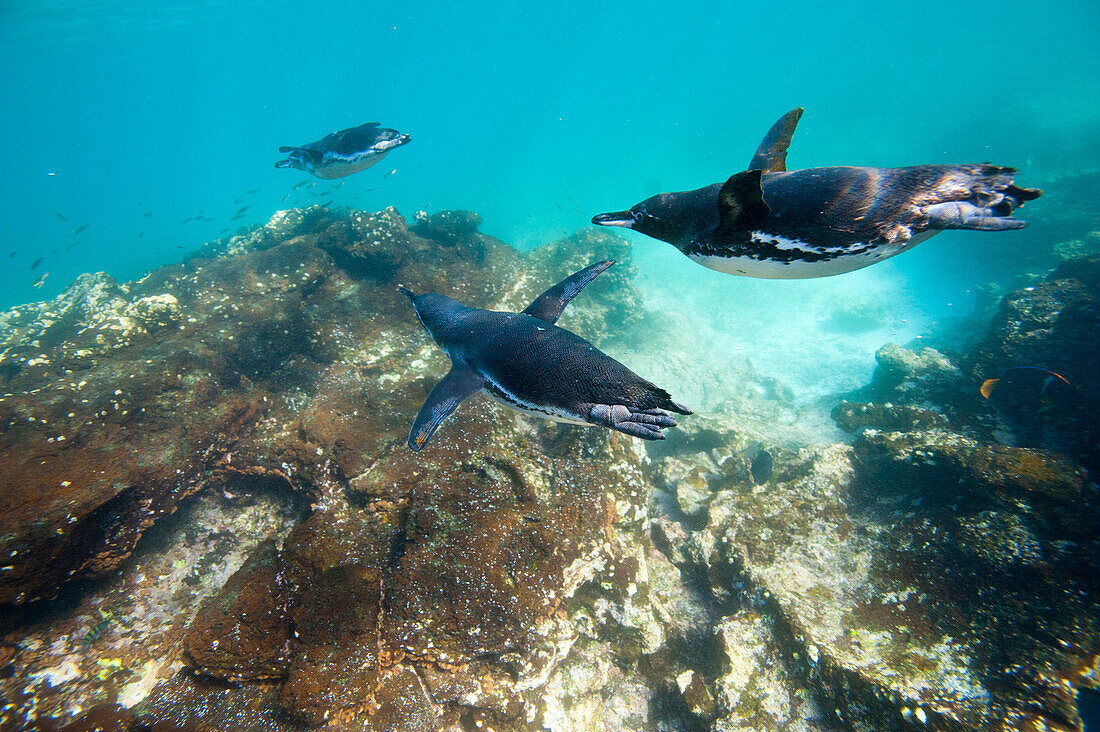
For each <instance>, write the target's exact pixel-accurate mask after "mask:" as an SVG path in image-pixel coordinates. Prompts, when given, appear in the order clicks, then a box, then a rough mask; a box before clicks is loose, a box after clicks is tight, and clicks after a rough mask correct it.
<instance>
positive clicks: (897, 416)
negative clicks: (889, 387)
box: [832, 401, 947, 432]
mask: <svg viewBox="0 0 1100 732" xmlns="http://www.w3.org/2000/svg"><path fill="white" fill-rule="evenodd" d="M832 416H833V420H834V421H835V422H836V423H837V425H838V426H839V427H840V428H841V429H842V430H844V431H845V432H858V431H860V430H864V429H875V430H882V431H885V432H911V431H913V430H926V429H932V428H935V427H946V426H947V418H946V417H944V416H943V415H942V414H940V413H939V412H934V411H932V410H930V409H920V408H919V407H910V406H905V405H900V404H891V403H889V402H887V403H886V404H860V403H858V402H847V401H844V402H841V403H840V404H838V405H836V407H834V408H833V412H832Z"/></svg>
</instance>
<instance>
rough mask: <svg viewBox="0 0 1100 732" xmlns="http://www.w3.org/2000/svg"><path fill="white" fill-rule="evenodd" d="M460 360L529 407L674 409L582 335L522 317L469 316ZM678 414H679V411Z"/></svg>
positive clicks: (455, 349) (456, 349)
mask: <svg viewBox="0 0 1100 732" xmlns="http://www.w3.org/2000/svg"><path fill="white" fill-rule="evenodd" d="M463 325H464V327H463V329H462V330H463V337H462V341H463V342H462V343H454V344H453V346H452V348H451V349H450V351H451V353H452V356H455V355H457V356H460V357H461V358H463V359H464V360H465V361H466V362H467V363H468V364H469V365H470V366H472V367H473V368H474V369H475V370H477V371H478V372H480V373H481V374H482V375H483V376H485V377H486V378H487V379H489V380H490V381H491V382H492V383H493V384H494V385H495V386H497V387H499V388H500V389H502V390H504V391H505V392H508V393H510V394H512V395H514V396H516V397H519V398H520V399H523V400H524V401H527V402H529V403H531V404H536V405H541V406H552V407H558V408H561V409H566V410H570V411H573V410H576V409H578V408H579V407H581V406H583V405H592V404H622V405H625V406H628V407H632V408H635V409H672V408H673V402H672V399H671V397H670V396H669V394H668V392H666V391H665V390H664V389H661V388H660V387H658V386H656V385H654V384H652V383H650V382H649V381H646V380H645V379H643V378H642V377H640V376H638V375H637V374H635V373H634V372H633V371H631V370H630V369H628V368H627V367H626V366H624V365H623V364H621V363H619V362H618V361H616V360H615V359H613V358H611V357H610V356H608V355H607V354H606V353H603V352H602V351H600V350H599V349H598V348H596V347H595V346H594V345H592V344H591V343H589V342H588V341H586V340H584V339H583V338H581V337H580V336H577V335H575V334H573V333H570V332H569V331H567V330H564V329H562V328H559V327H557V326H555V325H551V324H550V323H547V322H546V321H544V320H540V319H538V318H534V317H532V316H530V315H526V314H523V313H498V312H492V311H487V310H479V311H475V312H474V313H470V314H469V315H467V316H466V322H464V324H463ZM676 411H680V410H679V409H677V410H676Z"/></svg>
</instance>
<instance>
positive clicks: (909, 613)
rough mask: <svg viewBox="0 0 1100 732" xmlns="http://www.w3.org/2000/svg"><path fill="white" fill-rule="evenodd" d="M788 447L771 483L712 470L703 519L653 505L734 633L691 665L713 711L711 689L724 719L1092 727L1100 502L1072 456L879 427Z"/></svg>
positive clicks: (770, 724) (1098, 648)
mask: <svg viewBox="0 0 1100 732" xmlns="http://www.w3.org/2000/svg"><path fill="white" fill-rule="evenodd" d="M910 416H912V415H910ZM679 459H681V458H678V457H673V456H669V457H664V458H661V461H675V460H679ZM785 462H786V465H785V466H784V467H782V468H781V469H780V470H778V471H777V473H776V475H775V477H774V479H773V481H772V483H771V484H769V486H768V487H767V490H752V489H747V488H746V485H745V483H744V479H743V478H735V477H734V476H732V475H722V474H721V473H713V474H711V476H710V480H711V483H712V488H713V490H714V491H715V492H714V494H713V497H712V498H711V500H710V502H709V504H708V506H707V516H708V517H709V521H708V523H707V525H706V527H704V528H702V529H701V530H697V531H692V530H690V527H688V530H687V531H686V533H685V532H684V531H682V530H678V529H677V528H675V527H676V524H671V525H670V524H668V523H667V519H664V518H660V519H659V520H658V525H661V526H662V528H661V534H662V536H661V537H658V538H660V540H659V541H658V546H662V548H665V547H669V548H672V549H675V552H674V555H673V556H674V557H675V559H674V561H677V562H678V566H680V567H682V568H683V569H684V570H685V571H686V570H688V569H690V568H691V567H693V566H694V567H700V568H701V569H700V570H698V571H701V572H702V573H703V574H704V576H705V577H706V578H707V583H708V589H709V591H710V592H712V593H713V597H714V601H713V602H718V603H719V604H718V605H717V606H716V609H718V608H724V610H719V612H722V614H723V615H724V617H725V620H723V621H722V623H723V624H729V626H730V627H731V628H734V629H736V631H732V630H731V631H730V632H729V633H722V634H721V635H720V638H721V639H722V641H723V643H724V645H725V646H726V647H725V649H724V650H723V651H722V656H723V657H724V659H725V660H723V661H722V662H721V663H720V665H719V667H718V668H717V669H705V668H704V669H701V670H700V674H701V675H700V676H699V677H698V678H697V677H696V676H695V675H692V676H684V677H683V681H684V683H683V684H682V686H683V688H684V689H685V691H686V690H687V689H689V688H694V689H695V692H694V693H693V695H692V697H693V698H696V697H698V698H699V699H703V700H704V701H698V702H697V705H698V706H699V710H700V718H706V717H707V714H709V713H708V712H706V707H707V704H706V703H705V699H706V698H707V696H705V695H702V694H701V689H706V691H707V692H708V695H709V698H711V699H713V700H714V702H715V704H716V709H717V712H716V714H717V722H716V723H715V724H716V729H737V728H741V727H742V726H747V727H752V728H764V727H766V728H773V729H803V728H806V727H805V726H804V725H809V726H810V728H816V727H818V726H823V727H825V728H829V727H832V726H834V725H840V726H842V727H845V728H854V729H904V728H908V727H909V726H910V725H913V724H924V723H926V724H929V725H932V726H933V727H937V726H938V727H940V728H950V729H984V728H987V727H989V726H990V725H997V724H1001V723H1006V724H1008V725H1009V726H1010V727H1012V728H1019V727H1027V726H1028V725H1034V726H1036V727H1039V726H1042V725H1046V728H1048V729H1066V730H1070V729H1080V720H1079V718H1078V717H1077V716H1076V711H1075V706H1074V704H1075V702H1074V692H1073V687H1074V686H1076V685H1087V684H1089V683H1090V682H1089V681H1088V679H1089V678H1090V677H1089V674H1090V673H1092V672H1091V671H1090V670H1089V669H1091V668H1093V666H1094V664H1095V659H1096V658H1097V653H1098V652H1100V614H1098V613H1097V611H1096V607H1097V606H1096V603H1095V598H1096V597H1097V596H1098V592H1100V587H1098V584H1100V583H1098V581H1097V579H1096V578H1097V577H1100V546H1098V544H1097V541H1096V537H1095V531H1094V529H1093V528H1092V527H1094V526H1096V525H1097V524H1096V522H1097V519H1098V516H1100V497H1098V495H1097V492H1096V489H1095V487H1093V486H1090V484H1089V483H1088V481H1087V479H1086V477H1085V473H1084V472H1083V471H1082V470H1081V469H1080V468H1079V467H1078V466H1077V465H1075V464H1074V463H1073V462H1072V461H1070V460H1067V459H1066V458H1064V457H1062V456H1059V455H1057V454H1055V453H1050V452H1043V451H1035V450H1027V449H1021V448H1011V447H1005V446H1001V445H991V444H985V443H981V442H978V441H975V440H973V439H970V438H967V437H964V436H962V435H958V434H955V433H952V432H947V431H944V430H915V431H910V432H905V433H902V432H892V433H889V432H880V431H877V430H874V429H867V430H865V431H864V432H863V433H862V434H861V436H860V437H859V438H857V440H856V442H855V445H854V448H847V447H844V446H840V445H834V446H827V447H816V448H807V449H804V450H802V451H801V452H800V453H799V454H798V455H797V456H796V457H791V458H787V459H786V461H785ZM669 469H670V468H669V466H667V465H659V466H658V470H659V471H662V472H666V473H667V471H668V470H669ZM677 531H679V534H678V535H677ZM676 544H679V545H681V546H680V547H676V546H674V545H676ZM722 598H725V599H724V600H723V599H722ZM716 627H719V628H720V627H723V625H722V624H717V625H716ZM681 673H682V672H681ZM803 685H804V686H803ZM765 688H766V689H767V691H766V692H764V691H763V689H765ZM800 689H801V690H800Z"/></svg>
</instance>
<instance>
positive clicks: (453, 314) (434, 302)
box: [398, 287, 469, 342]
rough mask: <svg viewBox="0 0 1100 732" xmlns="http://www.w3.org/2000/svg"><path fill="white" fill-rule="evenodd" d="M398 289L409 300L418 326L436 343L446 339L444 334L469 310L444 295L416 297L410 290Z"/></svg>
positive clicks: (432, 294) (433, 294)
mask: <svg viewBox="0 0 1100 732" xmlns="http://www.w3.org/2000/svg"><path fill="white" fill-rule="evenodd" d="M398 289H399V290H401V293H402V294H403V295H404V296H405V297H407V298H409V301H410V302H411V303H412V305H413V310H414V311H415V312H416V317H417V319H418V320H419V321H420V324H421V325H423V326H424V328H425V329H426V330H427V331H428V333H430V334H431V336H432V338H434V339H435V340H436V341H437V342H438V341H439V340H440V337H441V336H442V337H446V333H447V332H448V330H449V329H450V328H451V327H452V326H454V325H455V324H456V323H457V321H458V319H459V316H460V315H461V314H462V313H463V312H465V311H467V310H469V308H468V307H466V306H465V305H463V304H462V303H460V302H458V301H457V300H452V299H451V298H449V297H447V296H446V295H440V294H437V293H435V292H426V293H424V294H423V295H416V294H414V293H413V292H412V290H409V289H407V288H405V287H398Z"/></svg>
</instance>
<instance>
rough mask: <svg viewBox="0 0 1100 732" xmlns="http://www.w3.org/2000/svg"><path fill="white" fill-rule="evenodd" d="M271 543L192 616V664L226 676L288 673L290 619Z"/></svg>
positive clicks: (245, 678) (189, 635)
mask: <svg viewBox="0 0 1100 732" xmlns="http://www.w3.org/2000/svg"><path fill="white" fill-rule="evenodd" d="M276 559H277V558H276V553H275V542H274V541H271V540H269V541H265V542H264V543H262V544H261V545H260V546H259V547H257V549H256V550H255V551H254V552H253V553H252V555H251V556H250V557H249V558H248V560H247V561H246V562H245V563H244V565H243V566H242V567H241V568H240V569H239V570H237V572H236V573H235V574H234V575H233V576H232V577H230V578H229V581H228V582H226V583H225V585H224V586H223V587H222V589H221V591H220V592H219V593H218V595H217V596H216V597H215V598H213V600H212V601H211V602H210V603H208V604H207V605H206V606H205V607H204V608H203V609H202V611H201V612H200V613H199V615H198V616H197V617H196V618H195V619H194V620H192V621H191V624H190V626H189V627H188V630H187V635H186V636H185V637H184V647H185V653H186V655H187V658H188V660H189V661H190V662H191V664H192V665H193V666H195V667H197V668H201V669H203V671H204V672H205V673H206V674H207V675H208V676H213V677H216V678H220V679H224V680H225V681H232V682H237V681H257V680H262V679H279V678H283V677H285V676H286V673H287V661H288V659H287V655H288V649H287V648H286V645H287V642H288V639H289V636H290V624H289V620H288V618H287V616H286V612H285V601H284V600H283V596H282V595H283V592H282V580H281V578H280V575H279V569H278V566H277V564H276Z"/></svg>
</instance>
